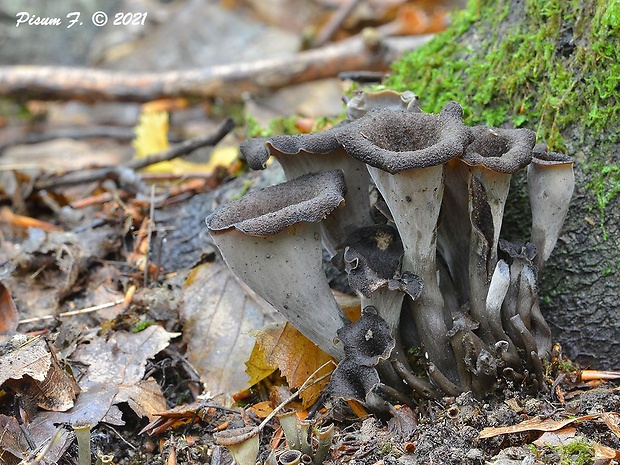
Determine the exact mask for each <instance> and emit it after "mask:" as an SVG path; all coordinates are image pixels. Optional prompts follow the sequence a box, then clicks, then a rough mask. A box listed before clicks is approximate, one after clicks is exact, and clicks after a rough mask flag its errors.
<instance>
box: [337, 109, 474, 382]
mask: <svg viewBox="0 0 620 465" xmlns="http://www.w3.org/2000/svg"><path fill="white" fill-rule="evenodd" d="M462 117H463V110H462V109H461V106H460V105H459V104H458V103H456V102H450V103H448V104H447V105H446V106H445V107H444V108H443V109H442V111H441V113H439V115H433V114H425V113H421V112H417V111H416V112H413V111H411V112H409V111H393V110H388V109H380V110H376V111H372V112H369V113H368V114H367V115H366V116H365V117H364V118H361V119H359V120H357V121H354V122H352V123H350V124H348V125H346V126H345V127H344V128H343V130H342V131H341V132H340V133H339V134H338V135H337V138H338V140H339V141H340V143H341V144H342V145H343V147H344V148H345V150H346V151H347V153H348V154H349V155H351V156H352V157H355V158H357V159H358V160H361V161H363V162H364V163H366V164H367V165H368V170H369V172H370V175H371V177H372V179H373V180H374V182H375V185H376V186H377V189H378V190H379V192H380V193H381V195H382V196H383V199H384V200H385V202H386V203H387V206H388V208H389V210H390V212H391V214H392V216H393V218H394V222H395V224H396V228H397V229H398V232H399V234H400V237H401V240H402V242H403V246H404V257H403V264H402V270H403V271H404V272H411V273H414V274H416V275H418V276H419V277H420V278H421V279H422V282H423V283H424V289H423V290H422V293H421V295H420V296H419V298H418V299H416V300H415V301H413V302H412V303H411V308H412V317H413V320H414V321H415V325H416V329H417V334H418V337H419V338H420V341H421V342H422V345H423V348H424V350H425V351H426V352H427V353H428V356H429V359H430V360H431V361H432V362H431V363H433V364H434V365H435V366H436V367H437V370H438V372H436V374H437V375H439V374H442V373H443V374H445V375H446V376H447V377H448V378H452V381H453V382H457V383H458V380H457V379H456V374H455V373H454V371H453V367H454V365H455V359H454V354H453V353H452V350H451V348H450V345H449V341H448V330H449V329H450V327H451V323H452V317H451V315H450V313H449V312H447V311H446V308H445V306H444V300H443V296H442V293H441V291H440V289H439V282H438V279H437V266H436V254H437V247H436V237H437V222H438V219H439V212H440V209H441V202H442V198H443V186H444V184H443V164H444V163H446V162H448V161H449V160H451V159H452V158H455V157H458V156H459V155H461V154H462V153H463V150H464V149H465V147H466V145H467V144H468V143H469V142H470V141H471V134H470V131H469V129H468V128H467V127H466V126H465V125H464V124H463V122H462ZM439 379H441V380H443V377H442V378H440V377H437V380H439ZM437 382H441V381H437Z"/></svg>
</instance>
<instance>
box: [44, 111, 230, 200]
mask: <svg viewBox="0 0 620 465" xmlns="http://www.w3.org/2000/svg"><path fill="white" fill-rule="evenodd" d="M234 127H235V122H234V121H233V120H232V118H226V120H224V122H222V123H221V124H220V125H219V126H218V127H217V129H216V130H215V131H214V132H213V133H211V134H207V135H206V136H200V137H195V138H193V139H189V140H187V141H185V142H182V143H180V144H177V145H175V146H173V147H171V148H169V149H168V150H164V151H163V152H159V153H156V154H153V155H149V156H147V157H144V158H138V159H135V160H131V161H130V162H129V163H128V164H127V165H126V166H125V167H123V168H124V169H127V168H129V169H131V170H139V169H142V168H146V167H147V166H150V165H152V164H154V163H159V162H161V161H167V160H172V159H174V158H177V157H180V156H183V155H187V154H189V153H192V152H193V151H195V150H197V149H199V148H201V147H206V146H213V145H216V144H217V143H218V142H219V141H221V140H222V139H223V138H224V137H225V136H226V135H227V134H228V133H229V132H230V131H232V129H233V128H234ZM123 168H121V169H123ZM115 173H116V174H119V168H118V167H111V166H110V167H101V168H98V169H95V170H91V171H83V170H80V171H74V172H70V173H67V174H65V175H62V176H60V177H53V178H51V179H46V180H41V181H39V182H37V183H36V184H35V188H36V189H39V190H41V189H50V188H56V187H65V186H75V185H78V184H85V183H89V182H95V181H99V180H101V179H103V178H106V177H109V176H113V175H114V174H115Z"/></svg>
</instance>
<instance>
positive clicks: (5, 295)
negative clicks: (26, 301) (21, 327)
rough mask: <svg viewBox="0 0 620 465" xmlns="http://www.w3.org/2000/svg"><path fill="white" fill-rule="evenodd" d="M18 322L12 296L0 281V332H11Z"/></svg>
mask: <svg viewBox="0 0 620 465" xmlns="http://www.w3.org/2000/svg"><path fill="white" fill-rule="evenodd" d="M18 324H19V314H18V313H17V307H16V306H15V302H13V297H11V293H10V292H9V290H8V289H7V288H6V287H5V286H4V284H2V282H0V333H11V332H13V331H15V330H16V329H17V325H18ZM1 341H2V340H1V339H0V342H1Z"/></svg>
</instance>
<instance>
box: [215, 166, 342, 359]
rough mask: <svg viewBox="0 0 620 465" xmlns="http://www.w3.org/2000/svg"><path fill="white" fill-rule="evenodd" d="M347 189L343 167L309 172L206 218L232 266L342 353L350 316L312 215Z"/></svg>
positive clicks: (317, 217) (319, 215)
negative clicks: (334, 289)
mask: <svg viewBox="0 0 620 465" xmlns="http://www.w3.org/2000/svg"><path fill="white" fill-rule="evenodd" d="M345 192H346V187H345V184H344V176H343V174H342V172H341V171H339V170H335V171H328V172H325V173H319V174H309V175H304V176H301V177H299V178H296V179H294V180H291V181H287V182H285V183H283V184H279V185H276V186H271V187H267V188H265V189H261V190H258V191H255V192H251V193H249V194H247V195H245V196H244V197H242V198H240V199H238V200H235V201H233V202H231V203H229V204H226V205H222V206H220V207H218V208H217V209H216V210H215V211H214V212H213V213H212V214H211V215H209V216H208V217H207V219H206V222H207V226H208V228H209V232H210V233H211V237H212V238H213V241H214V242H215V244H216V245H217V247H218V248H219V249H220V251H221V253H222V256H223V257H224V260H225V261H226V263H227V264H228V266H229V267H230V269H231V270H232V271H233V272H234V273H235V274H236V275H237V276H238V277H239V278H240V279H241V280H242V281H243V282H244V283H246V284H247V285H248V286H249V287H250V288H251V289H252V290H254V291H255V292H256V293H257V294H258V295H260V296H261V297H263V298H264V299H265V300H266V301H267V302H269V303H270V304H271V305H273V306H274V307H275V308H276V309H277V310H278V311H279V312H280V313H282V315H284V317H285V318H286V319H287V320H288V321H289V322H290V323H291V324H292V325H293V326H295V327H296V328H297V329H298V330H299V331H300V332H301V333H302V334H304V335H305V336H306V337H308V338H309V339H310V340H311V341H312V342H314V343H315V344H316V345H317V346H319V347H320V348H321V349H322V350H323V351H325V352H327V353H328V354H330V355H332V356H334V357H336V358H341V357H342V355H343V350H342V348H340V347H339V346H337V345H336V344H335V343H334V338H335V337H336V336H337V334H336V331H337V330H338V328H340V327H341V326H343V324H344V323H345V322H346V321H348V320H347V318H346V317H345V316H344V314H343V313H342V311H341V310H340V308H339V307H338V305H337V304H336V301H335V299H334V297H333V295H332V293H331V290H330V288H329V285H328V284H327V280H326V278H325V274H324V271H323V264H322V247H321V241H320V234H319V226H318V222H319V221H321V220H323V219H324V218H325V217H326V216H327V215H328V214H329V213H330V212H332V210H334V209H335V208H336V207H338V206H339V205H340V204H341V203H342V202H343V200H344V195H345Z"/></svg>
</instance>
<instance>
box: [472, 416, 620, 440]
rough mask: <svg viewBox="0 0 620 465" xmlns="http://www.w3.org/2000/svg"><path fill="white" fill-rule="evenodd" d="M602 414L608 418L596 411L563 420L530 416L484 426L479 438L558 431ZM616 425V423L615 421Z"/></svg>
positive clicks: (595, 418)
mask: <svg viewBox="0 0 620 465" xmlns="http://www.w3.org/2000/svg"><path fill="white" fill-rule="evenodd" d="M604 415H606V416H607V418H609V417H608V416H609V415H612V414H609V413H596V414H592V415H583V416H580V417H574V418H566V419H564V420H554V419H552V418H544V419H543V418H540V417H534V418H530V419H529V420H525V421H523V422H521V423H517V424H516V425H511V426H500V427H491V428H484V429H483V430H482V431H481V432H480V436H479V437H480V438H481V439H483V438H492V437H494V436H499V435H500V434H509V433H523V432H526V431H558V430H561V429H562V428H564V427H566V426H568V425H571V424H573V423H579V422H582V421H588V420H597V419H599V418H600V419H604V418H605V417H604ZM614 415H616V421H617V414H614ZM616 426H617V423H616Z"/></svg>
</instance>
